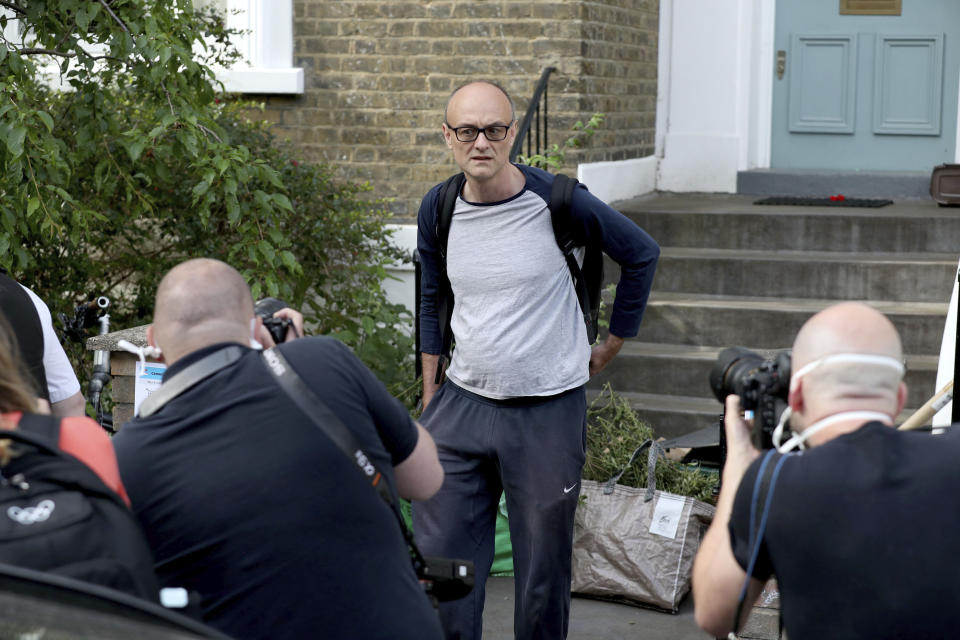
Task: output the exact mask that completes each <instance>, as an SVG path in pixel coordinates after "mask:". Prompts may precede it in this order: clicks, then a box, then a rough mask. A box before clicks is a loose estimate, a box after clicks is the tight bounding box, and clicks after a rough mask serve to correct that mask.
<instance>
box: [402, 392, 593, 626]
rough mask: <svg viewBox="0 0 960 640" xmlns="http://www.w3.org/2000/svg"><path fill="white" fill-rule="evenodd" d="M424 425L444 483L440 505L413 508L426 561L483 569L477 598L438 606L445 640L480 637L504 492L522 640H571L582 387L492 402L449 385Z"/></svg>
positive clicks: (582, 423)
mask: <svg viewBox="0 0 960 640" xmlns="http://www.w3.org/2000/svg"><path fill="white" fill-rule="evenodd" d="M420 422H421V423H422V424H423V426H424V427H425V428H426V429H427V431H429V432H430V435H432V436H433V439H434V440H435V441H436V443H437V449H438V451H439V455H440V462H441V464H442V465H443V470H444V472H445V474H446V475H445V476H444V480H443V486H442V487H441V489H440V491H439V492H438V493H437V494H436V495H435V496H434V497H433V498H431V499H430V500H429V501H427V502H415V503H414V504H413V526H414V532H415V534H416V540H417V546H418V547H419V548H420V550H421V551H422V552H423V553H424V554H426V555H435V556H448V557H454V558H461V559H465V560H472V561H473V562H474V564H475V566H476V585H475V587H474V589H473V592H472V593H471V594H470V595H469V596H467V597H466V598H464V599H462V600H458V601H455V602H449V603H442V604H441V605H440V618H441V621H442V622H443V627H444V631H445V633H446V635H447V638H448V639H451V640H453V639H459V640H480V638H481V626H482V622H483V620H482V615H483V599H484V586H485V584H486V578H487V574H489V572H490V565H491V564H492V562H493V554H494V530H495V524H496V512H497V503H498V501H499V498H500V494H501V492H503V493H505V494H506V499H507V513H508V518H509V523H510V538H511V542H512V544H513V566H514V574H515V585H516V600H515V607H514V633H515V635H516V638H517V639H518V640H532V639H534V638H544V639H546V638H549V639H552V640H557V639H562V638H565V637H566V635H567V626H568V623H569V614H570V557H571V552H572V544H573V520H574V515H575V513H576V508H577V499H578V497H579V495H580V474H581V472H582V470H583V463H584V458H585V455H586V435H587V430H586V397H585V393H584V389H583V387H578V388H576V389H572V390H570V391H567V392H564V393H562V394H559V395H556V396H550V397H547V398H514V399H510V400H491V399H489V398H484V397H482V396H478V395H476V394H474V393H471V392H469V391H466V390H465V389H461V388H460V387H457V386H456V385H454V384H453V383H451V382H450V381H447V382H445V383H444V384H443V386H442V387H441V388H440V390H439V391H438V392H437V394H436V395H435V396H434V398H433V400H432V401H431V402H430V405H429V406H428V407H427V410H426V411H425V412H424V414H423V416H422V417H421V419H420Z"/></svg>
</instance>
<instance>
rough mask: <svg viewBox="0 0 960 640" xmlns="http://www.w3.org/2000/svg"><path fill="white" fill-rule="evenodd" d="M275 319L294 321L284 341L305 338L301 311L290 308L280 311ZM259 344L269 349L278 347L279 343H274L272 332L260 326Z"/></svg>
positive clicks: (288, 328)
mask: <svg viewBox="0 0 960 640" xmlns="http://www.w3.org/2000/svg"><path fill="white" fill-rule="evenodd" d="M273 317H274V318H287V319H289V320H291V321H292V323H293V324H291V325H290V326H289V327H287V335H286V337H285V339H284V342H290V341H291V340H295V339H297V338H302V337H303V314H302V313H300V312H299V311H295V310H293V309H291V308H289V307H285V308H283V309H280V310H279V311H277V312H276V313H275V314H273ZM257 342H259V343H260V344H262V345H263V348H264V349H269V348H271V347H275V346H277V343H276V342H274V341H273V336H271V335H270V331H269V330H268V329H267V328H266V327H265V326H263V325H262V324H261V325H260V329H259V330H258V332H257Z"/></svg>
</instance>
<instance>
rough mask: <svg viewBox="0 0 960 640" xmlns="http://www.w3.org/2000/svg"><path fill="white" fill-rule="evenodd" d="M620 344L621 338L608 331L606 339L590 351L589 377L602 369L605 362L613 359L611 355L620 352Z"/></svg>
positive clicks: (621, 342)
mask: <svg viewBox="0 0 960 640" xmlns="http://www.w3.org/2000/svg"><path fill="white" fill-rule="evenodd" d="M622 346H623V338H621V337H620V336H615V335H613V334H612V333H608V334H607V339H606V340H604V341H603V342H601V343H600V344H597V345H595V346H594V347H593V351H592V352H591V353H590V377H591V378H592V377H593V376H595V375H597V374H598V373H600V372H601V371H603V370H604V368H606V366H607V364H609V363H610V361H611V360H613V357H614V356H615V355H617V354H618V353H619V352H620V347H622Z"/></svg>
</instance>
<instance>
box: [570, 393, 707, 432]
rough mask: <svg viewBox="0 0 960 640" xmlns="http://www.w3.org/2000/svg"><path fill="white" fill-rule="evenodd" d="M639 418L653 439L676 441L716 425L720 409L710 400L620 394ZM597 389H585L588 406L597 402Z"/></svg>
mask: <svg viewBox="0 0 960 640" xmlns="http://www.w3.org/2000/svg"><path fill="white" fill-rule="evenodd" d="M614 391H616V392H617V393H618V394H620V395H621V396H623V397H624V398H625V399H626V400H627V402H629V403H630V406H631V407H633V409H634V410H635V411H636V412H637V414H638V415H639V416H640V418H641V419H642V420H643V421H644V422H646V423H647V424H648V425H650V427H651V428H652V429H653V432H654V435H655V437H657V438H659V437H664V438H667V439H670V438H676V437H677V436H682V435H684V434H686V433H690V432H692V431H699V430H700V429H703V428H705V427H709V426H711V425H716V424H718V420H719V417H720V414H721V412H722V411H723V406H722V405H721V404H720V403H719V402H717V400H716V399H715V398H713V396H711V397H709V398H705V397H689V396H682V395H662V394H655V393H641V392H636V391H620V390H618V389H615V390H614ZM598 393H599V388H593V387H592V384H591V387H589V388H588V389H587V402H588V403H589V402H590V401H592V400H593V399H594V398H596V396H597V394H598Z"/></svg>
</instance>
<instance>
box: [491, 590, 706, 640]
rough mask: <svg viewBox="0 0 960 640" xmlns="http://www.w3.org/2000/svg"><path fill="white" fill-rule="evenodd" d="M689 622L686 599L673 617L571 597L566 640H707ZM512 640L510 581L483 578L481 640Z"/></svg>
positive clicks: (689, 604) (690, 609)
mask: <svg viewBox="0 0 960 640" xmlns="http://www.w3.org/2000/svg"><path fill="white" fill-rule="evenodd" d="M710 637H711V636H709V635H707V634H705V633H704V632H703V631H700V630H699V629H698V628H697V624H696V623H695V622H694V620H693V601H692V599H691V598H690V596H687V597H686V598H685V599H684V601H683V602H682V603H680V612H679V613H677V614H676V615H671V614H669V613H663V612H660V611H653V610H651V609H643V608H640V607H631V606H629V605H623V604H614V603H611V602H602V601H599V600H591V599H589V598H578V597H574V598H573V602H572V603H571V605H570V632H569V634H568V635H567V638H568V640H619V639H620V638H636V639H638V640H709V638H710ZM512 638H513V578H495V577H492V576H491V577H490V578H488V579H487V597H486V603H485V605H484V611H483V640H512Z"/></svg>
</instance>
